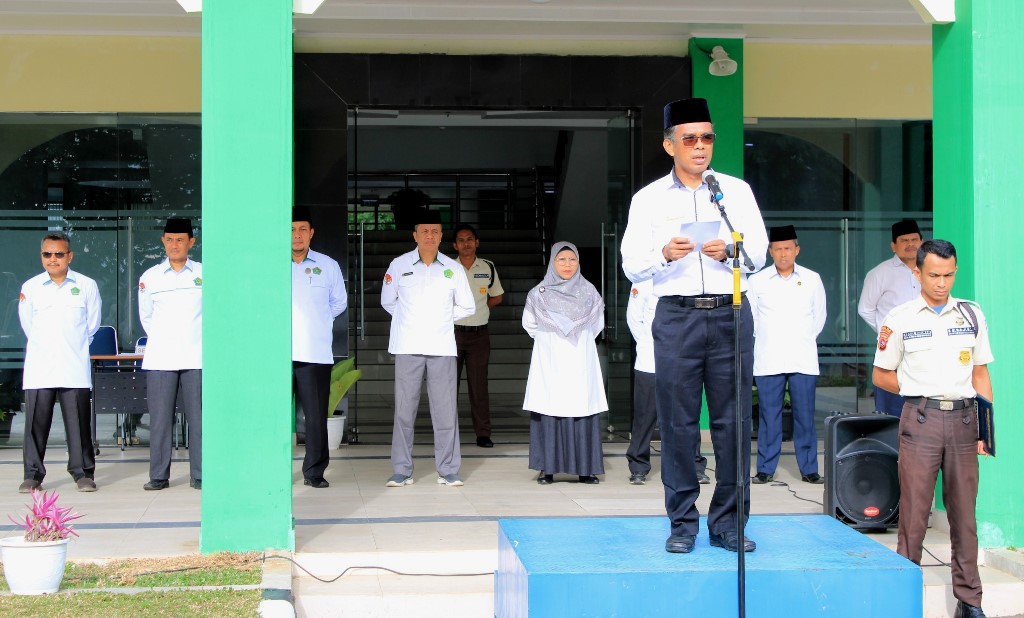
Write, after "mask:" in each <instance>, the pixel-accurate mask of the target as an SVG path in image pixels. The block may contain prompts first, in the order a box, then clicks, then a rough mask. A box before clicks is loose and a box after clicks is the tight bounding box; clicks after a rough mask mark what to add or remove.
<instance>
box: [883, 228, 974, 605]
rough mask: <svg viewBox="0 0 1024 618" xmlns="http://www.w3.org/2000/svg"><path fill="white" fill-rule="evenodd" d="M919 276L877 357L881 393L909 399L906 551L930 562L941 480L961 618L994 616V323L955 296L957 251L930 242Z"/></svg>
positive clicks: (904, 454) (903, 517)
mask: <svg viewBox="0 0 1024 618" xmlns="http://www.w3.org/2000/svg"><path fill="white" fill-rule="evenodd" d="M916 263H917V267H916V268H915V269H914V275H915V276H916V277H917V279H918V281H920V283H921V296H920V297H919V298H917V299H915V300H912V301H910V302H907V303H905V304H903V305H900V306H898V307H896V308H895V309H893V310H892V311H891V312H890V313H889V315H888V316H886V318H885V319H884V320H883V322H882V326H881V328H880V329H879V333H878V351H877V352H876V353H875V368H874V374H873V378H874V382H875V385H876V386H879V387H881V388H884V389H886V390H888V391H891V392H898V393H899V394H900V395H902V396H903V397H904V399H905V403H904V404H903V413H902V415H901V417H900V444H899V449H900V451H899V453H900V457H899V477H900V524H899V537H898V540H897V546H896V551H897V552H898V553H899V554H900V555H901V556H904V557H906V558H907V559H909V560H911V561H913V562H915V563H917V564H920V563H921V549H922V544H923V542H924V535H925V532H926V531H927V528H928V513H929V511H930V509H931V506H932V499H933V497H934V495H935V479H936V475H937V473H938V471H939V470H942V495H943V499H944V501H945V504H946V514H947V517H948V519H949V538H950V541H951V542H952V546H953V552H952V560H951V562H952V569H953V596H955V597H956V598H957V600H958V602H957V609H956V614H955V616H956V617H957V618H979V617H980V618H984V616H985V613H984V612H982V610H981V577H980V575H979V574H978V531H977V523H976V521H975V513H974V510H975V503H976V501H977V497H978V455H987V454H988V453H987V452H986V451H985V448H984V443H983V442H981V441H979V440H978V415H977V413H976V410H975V397H976V396H977V395H981V396H984V397H987V398H988V399H989V400H991V399H992V380H991V378H990V377H989V372H988V364H989V363H990V362H992V360H993V357H992V349H991V348H990V347H989V339H988V325H987V323H986V322H985V315H984V314H983V313H982V312H981V308H980V307H978V305H976V304H975V303H973V302H971V301H966V300H961V299H958V298H954V297H953V296H950V293H949V291H950V289H951V288H952V287H953V280H954V278H955V277H956V268H957V265H956V249H955V248H954V247H953V245H952V244H951V243H949V242H948V241H945V240H929V241H926V242H924V243H923V244H922V245H921V248H920V249H918V252H917V262H916Z"/></svg>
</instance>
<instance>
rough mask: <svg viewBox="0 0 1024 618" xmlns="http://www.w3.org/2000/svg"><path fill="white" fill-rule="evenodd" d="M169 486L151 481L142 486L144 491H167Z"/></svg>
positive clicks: (165, 482) (166, 483)
mask: <svg viewBox="0 0 1024 618" xmlns="http://www.w3.org/2000/svg"><path fill="white" fill-rule="evenodd" d="M170 486H171V484H170V483H168V482H167V481H157V480H152V481H150V482H148V483H146V484H145V485H143V486H142V488H143V489H145V490H146V491H160V490H161V489H167V488H168V487H170Z"/></svg>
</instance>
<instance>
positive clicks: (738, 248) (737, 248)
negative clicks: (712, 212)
mask: <svg viewBox="0 0 1024 618" xmlns="http://www.w3.org/2000/svg"><path fill="white" fill-rule="evenodd" d="M711 202H712V203H713V204H714V205H715V206H718V214H719V215H721V217H722V221H725V226H726V227H727V228H729V233H730V234H732V236H733V247H734V249H733V253H734V254H735V255H734V256H732V257H736V258H737V259H738V256H739V255H740V254H742V255H743V265H744V266H746V267H747V270H748V271H749V272H754V261H753V260H751V259H750V256H749V255H747V250H746V249H744V248H743V241H742V240H740V242H736V230H734V229H733V227H732V221H729V215H727V214H725V206H722V203H721V202H720V201H718V198H717V197H715V194H714V193H713V192H712V193H711ZM741 236H742V234H741ZM736 267H737V268H738V267H739V262H738V261H737V262H736Z"/></svg>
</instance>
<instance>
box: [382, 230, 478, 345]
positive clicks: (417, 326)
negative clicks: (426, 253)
mask: <svg viewBox="0 0 1024 618" xmlns="http://www.w3.org/2000/svg"><path fill="white" fill-rule="evenodd" d="M380 304H381V306H382V307H384V309H385V310H386V311H387V312H388V313H390V314H391V339H390V341H389V342H388V352H389V353H391V354H425V355H428V356H456V355H457V354H458V350H457V348H456V346H455V320H461V319H462V318H465V317H469V316H471V315H473V313H475V312H476V301H475V300H474V299H473V291H472V290H471V289H470V287H469V279H467V278H466V269H465V268H463V267H462V264H461V263H460V262H459V261H458V260H453V259H452V258H450V257H448V256H447V255H444V254H443V253H438V254H437V258H435V259H434V261H433V262H431V263H430V266H427V265H426V264H424V263H423V260H421V259H420V255H419V251H418V250H416V249H413V250H412V251H410V252H409V253H405V254H402V255H400V256H398V257H396V258H395V259H394V260H392V261H391V265H389V266H388V270H387V273H385V275H384V284H383V285H382V286H381V292H380Z"/></svg>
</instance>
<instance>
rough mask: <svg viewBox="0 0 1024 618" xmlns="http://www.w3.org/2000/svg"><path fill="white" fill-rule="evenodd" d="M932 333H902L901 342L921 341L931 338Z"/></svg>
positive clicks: (919, 331)
mask: <svg viewBox="0 0 1024 618" xmlns="http://www.w3.org/2000/svg"><path fill="white" fill-rule="evenodd" d="M931 336H932V331H930V330H911V331H907V332H905V333H903V340H904V341H907V340H908V339H921V338H922V337H931Z"/></svg>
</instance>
